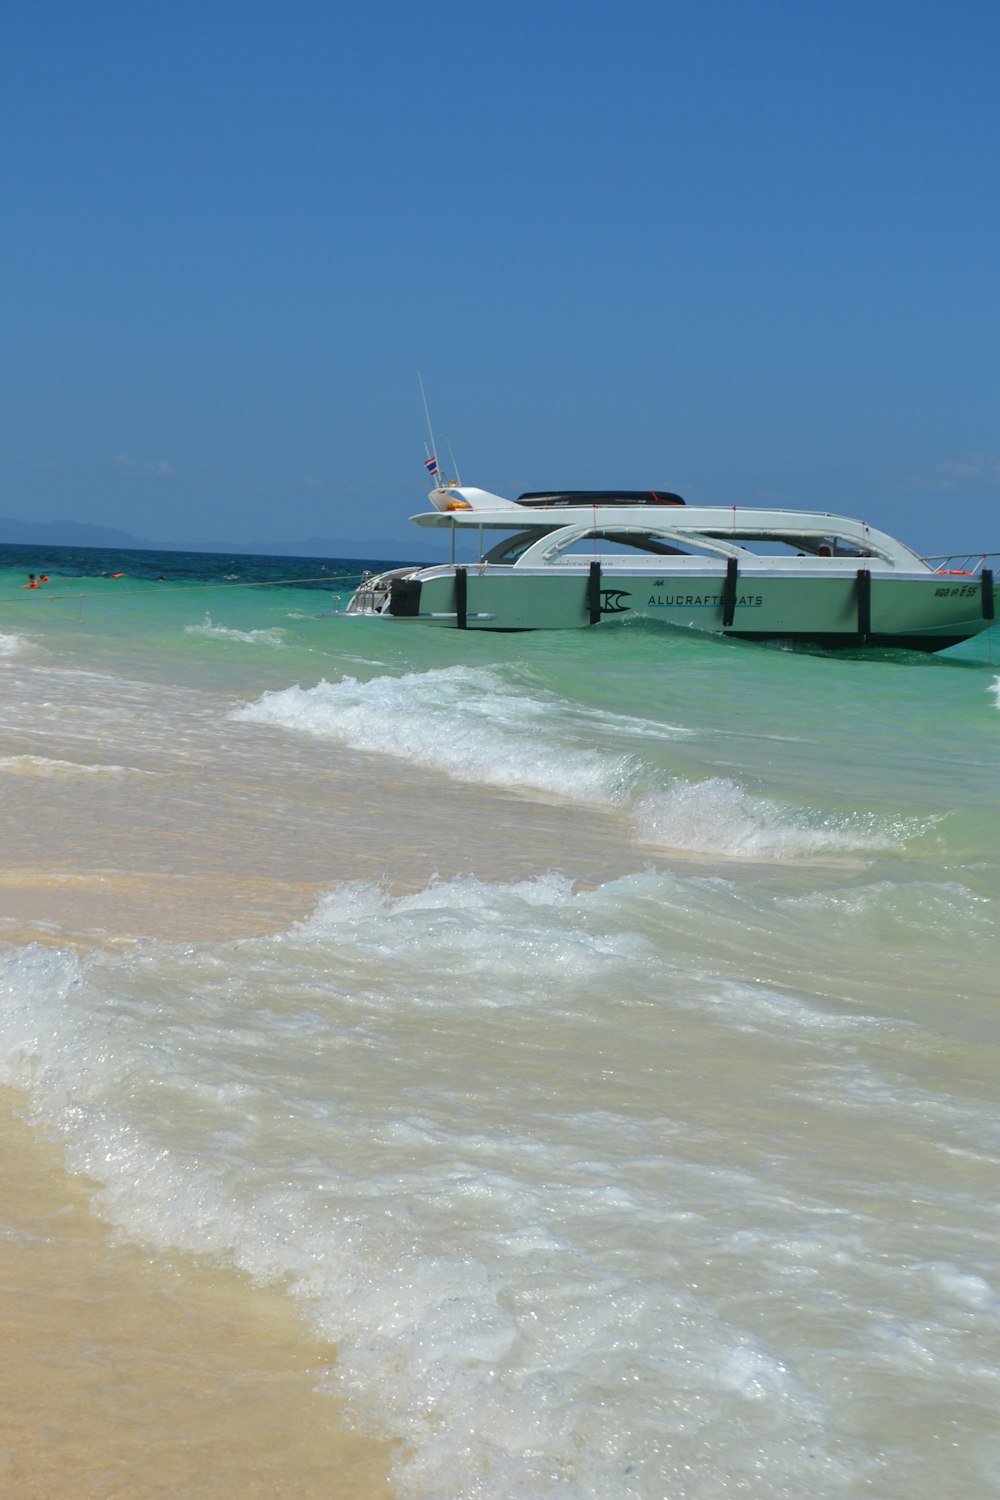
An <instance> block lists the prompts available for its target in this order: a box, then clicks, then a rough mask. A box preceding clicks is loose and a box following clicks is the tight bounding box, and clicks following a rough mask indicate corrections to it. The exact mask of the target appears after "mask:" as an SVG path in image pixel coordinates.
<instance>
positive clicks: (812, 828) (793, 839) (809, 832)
mask: <svg viewBox="0 0 1000 1500" xmlns="http://www.w3.org/2000/svg"><path fill="white" fill-rule="evenodd" d="M634 818H635V830H636V837H637V839H638V840H639V841H640V842H641V843H644V844H649V845H652V846H655V847H657V848H663V849H680V850H684V851H685V852H688V853H697V854H716V855H721V856H724V857H726V858H729V859H749V860H784V859H802V858H810V857H816V856H820V857H822V856H825V855H831V854H850V853H874V852H876V851H878V850H885V849H893V848H899V847H900V846H901V844H902V843H903V842H904V841H905V839H906V838H907V837H909V836H911V835H912V834H914V833H916V832H918V831H920V827H921V826H922V825H919V824H918V823H917V822H916V821H915V820H914V821H912V822H910V823H905V822H904V823H901V822H898V821H897V822H896V823H895V824H894V825H892V826H890V825H889V823H888V821H886V820H879V819H877V818H875V817H870V816H859V815H856V814H853V815H851V816H849V817H845V818H844V819H843V820H841V821H839V822H838V821H835V820H833V819H832V818H829V817H826V816H822V815H820V814H809V813H807V812H805V811H804V810H801V809H800V810H798V811H796V810H792V809H789V808H787V807H783V806H781V805H780V804H779V803H777V802H775V801H773V800H772V799H771V798H768V797H758V796H754V795H752V794H751V793H750V792H748V791H746V789H745V788H743V787H741V786H739V785H738V784H737V783H736V782H734V781H730V780H729V779H728V778H726V777H721V776H712V777H707V778H706V779H705V780H704V781H695V782H687V783H683V784H677V785H675V786H673V787H671V788H670V789H668V790H666V791H660V792H656V793H654V794H652V795H648V796H645V797H643V798H642V799H641V800H640V802H639V804H638V806H637V807H636V809H635V812H634Z"/></svg>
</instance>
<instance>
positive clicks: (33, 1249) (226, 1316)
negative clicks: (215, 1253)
mask: <svg viewBox="0 0 1000 1500" xmlns="http://www.w3.org/2000/svg"><path fill="white" fill-rule="evenodd" d="M23 1104H24V1101H23V1099H21V1098H20V1097H19V1096H18V1095H17V1094H16V1092H14V1091H12V1090H3V1091H2V1092H0V1181H2V1195H3V1197H2V1202H3V1208H2V1211H0V1268H2V1270H0V1286H2V1295H0V1341H2V1345H3V1349H4V1359H3V1361H2V1363H0V1413H2V1415H0V1492H2V1493H3V1495H4V1496H5V1497H6V1500H62V1497H65V1496H68V1495H73V1496H80V1497H88V1500H91V1497H93V1500H98V1497H100V1500H158V1497H161V1496H162V1497H166V1496H179V1495H184V1496H190V1497H196V1496H197V1497H199V1500H201V1497H204V1500H230V1497H232V1500H236V1497H237V1496H239V1497H244V1496H248V1497H249V1496H253V1497H261V1500H263V1497H265V1496H295V1497H296V1500H298V1497H303V1500H307V1497H312V1496H316V1497H319V1496H329V1495H331V1494H336V1495H337V1496H338V1497H342V1500H375V1497H377V1496H381V1497H383V1500H384V1497H386V1496H387V1495H389V1493H390V1490H389V1486H388V1483H387V1480H386V1475H387V1473H388V1469H389V1458H390V1454H389V1449H388V1445H384V1444H382V1443H380V1442H379V1441H378V1440H377V1439H375V1438H374V1437H372V1436H370V1435H366V1434H362V1433H358V1432H356V1431H354V1430H353V1429H352V1428H351V1427H350V1426H349V1424H348V1421H347V1419H346V1418H345V1416H344V1414H343V1412H342V1410H341V1408H340V1407H339V1405H338V1403H337V1401H336V1398H335V1397H334V1396H333V1395H331V1394H330V1392H329V1390H323V1389H321V1386H322V1384H323V1382H324V1377H325V1375H326V1372H328V1371H329V1369H330V1367H331V1366H332V1365H333V1363H334V1361H335V1359H336V1350H335V1349H333V1348H332V1347H330V1346H325V1345H323V1344H322V1343H320V1342H319V1341H317V1340H315V1339H312V1338H310V1337H309V1336H308V1334H307V1333H306V1331H305V1330H304V1329H303V1328H302V1326H301V1324H299V1323H298V1322H297V1321H296V1318H295V1315H294V1310H293V1308H292V1306H291V1305H290V1304H289V1303H288V1301H287V1300H286V1299H284V1298H283V1297H282V1295H281V1292H280V1290H278V1289H276V1288H273V1289H269V1288H261V1287H257V1286H252V1285H251V1284H250V1283H249V1281H248V1279H247V1278H246V1277H244V1276H241V1275H239V1274H237V1273H235V1272H233V1271H229V1270H226V1269H225V1268H223V1267H220V1266H212V1265H209V1264H205V1263H199V1262H198V1261H196V1260H195V1259H193V1258H192V1257H188V1256H184V1255H176V1256H173V1257H171V1258H170V1260H169V1261H168V1260H166V1259H165V1258H162V1257H153V1256H149V1255H146V1254H144V1253H143V1252H142V1251H141V1250H138V1249H136V1248H135V1247H134V1246H128V1245H122V1244H116V1243H115V1242H114V1241H113V1239H112V1236H111V1233H110V1231H109V1229H108V1227H107V1226H106V1225H105V1224H103V1223H102V1222H101V1221H100V1220H99V1219H98V1218H97V1217H96V1216H95V1214H94V1213H93V1211H92V1210H91V1208H90V1205H89V1201H88V1192H87V1188H88V1186H92V1185H88V1184H85V1183H83V1182H81V1181H79V1180H76V1179H73V1178H71V1177H69V1176H68V1175H67V1174H66V1173H65V1172H64V1171H63V1170H62V1168H61V1165H60V1161H59V1156H58V1153H57V1152H56V1150H55V1148H54V1147H51V1146H49V1145H47V1144H45V1143H41V1142H39V1141H38V1140H37V1138H36V1137H35V1135H34V1134H33V1132H32V1131H31V1129H30V1127H29V1126H28V1124H27V1123H26V1122H25V1120H24V1118H23V1114H22V1111H23Z"/></svg>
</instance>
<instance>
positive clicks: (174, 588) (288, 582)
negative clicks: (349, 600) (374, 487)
mask: <svg viewBox="0 0 1000 1500" xmlns="http://www.w3.org/2000/svg"><path fill="white" fill-rule="evenodd" d="M360 578H361V572H360V571H359V572H357V573H321V574H319V575H318V576H317V577H316V578H259V579H256V580H250V579H245V580H242V579H241V580H228V579H227V580H225V581H224V582H221V583H175V582H174V581H173V580H172V579H169V578H165V579H164V580H163V586H161V585H160V584H159V582H154V583H151V584H148V585H147V586H145V587H143V588H138V589H128V588H126V589H114V590H113V591H109V592H108V593H104V592H103V590H102V591H101V592H100V593H98V592H97V591H96V590H90V591H86V590H84V591H81V592H80V593H72V594H63V593H58V594H54V593H50V592H49V590H48V588H47V587H46V586H45V585H44V584H43V585H42V587H41V588H40V589H30V590H25V589H24V586H23V585H22V589H23V591H24V592H26V593H28V594H30V596H31V597H30V598H27V599H25V598H21V597H19V596H18V595H17V594H11V595H10V597H9V598H0V604H35V603H37V600H36V598H35V596H36V594H43V593H44V596H45V598H46V599H49V600H56V599H79V600H80V601H81V605H82V601H83V600H84V599H102V600H104V599H123V598H128V597H134V596H135V595H136V594H161V593H162V592H163V587H165V588H166V590H167V591H169V592H170V593H175V594H176V593H180V592H181V590H182V589H275V588H294V587H295V585H296V584H300V583H330V584H343V583H349V582H351V581H352V580H360Z"/></svg>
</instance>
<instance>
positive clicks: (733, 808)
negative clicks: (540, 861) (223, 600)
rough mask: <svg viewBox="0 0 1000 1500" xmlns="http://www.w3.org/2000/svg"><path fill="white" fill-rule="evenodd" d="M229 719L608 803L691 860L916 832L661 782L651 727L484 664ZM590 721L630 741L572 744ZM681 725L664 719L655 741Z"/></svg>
mask: <svg viewBox="0 0 1000 1500" xmlns="http://www.w3.org/2000/svg"><path fill="white" fill-rule="evenodd" d="M233 717H234V718H236V719H238V720H240V721H242V722H244V723H256V724H269V725H273V726H276V727H279V728H283V729H288V730H291V731H294V732H299V733H306V734H310V735H315V736H319V737H321V738H329V739H332V740H336V741H338V742H339V743H341V744H345V745H348V746H350V747H351V748H352V749H355V750H363V751H368V752H375V753H378V754H386V755H395V756H399V757H401V758H402V759H405V760H408V761H411V762H413V763H414V764H416V765H419V766H423V767H425V768H427V769H429V770H433V771H444V772H446V773H447V774H448V775H449V776H453V777H455V778H456V779H457V780H460V781H466V782H477V783H482V784H486V785H490V786H495V787H504V788H521V789H523V790H525V791H534V792H541V793H545V794H548V795H551V796H557V797H560V798H565V799H567V800H569V801H579V802H586V803H589V804H591V805H598V806H603V807H606V808H609V809H615V810H617V811H619V812H621V813H622V814H624V815H625V816H626V817H627V818H628V819H629V820H630V821H631V824H632V827H633V833H634V837H635V839H636V842H638V843H640V844H642V845H644V846H647V847H655V848H661V849H665V850H677V851H683V852H685V853H689V854H701V855H707V856H714V857H717V858H725V859H736V860H793V859H803V858H817V857H820V858H828V857H831V856H837V855H844V854H856V853H866V852H876V851H879V850H885V849H892V848H897V847H899V846H900V845H901V844H902V843H904V842H905V841H906V839H907V838H908V837H910V836H911V835H912V834H913V833H914V832H916V831H919V830H918V828H917V825H916V823H913V824H912V825H910V824H906V823H904V822H902V821H899V820H897V821H895V822H892V821H891V820H885V819H881V820H880V819H878V818H875V817H869V816H866V815H863V814H852V815H845V816H844V817H842V818H840V819H834V818H832V817H830V816H829V815H824V814H819V813H814V812H812V811H810V810H808V809H795V808H787V807H783V806H782V805H781V804H779V803H778V802H777V801H775V800H773V799H769V798H766V797H762V796H757V795H755V794H753V793H751V792H750V791H748V790H747V789H745V788H743V787H741V786H740V785H738V784H737V783H736V782H734V781H731V780H729V779H727V778H724V777H706V778H703V779H701V780H697V781H686V780H684V781H682V780H680V779H678V778H671V777H669V776H666V775H665V774H664V773H663V772H662V771H661V770H658V769H656V768H654V767H653V766H651V765H650V764H649V763H648V762H646V761H644V760H643V755H642V749H643V744H644V743H645V742H648V741H649V740H650V739H651V738H653V736H652V735H651V733H650V729H651V725H650V721H648V720H642V719H636V718H635V717H634V716H627V715H622V716H616V715H614V714H612V713H610V712H607V711H601V712H600V713H597V711H594V713H587V712H586V711H585V712H583V713H580V712H577V711H576V710H573V709H571V707H570V705H568V704H566V703H564V702H562V701H557V700H552V699H549V698H547V697H545V696H532V695H531V694H529V693H525V692H524V691H523V690H521V689H519V688H516V687H512V686H510V685H509V684H508V683H506V682H505V681H504V680H503V678H502V677H501V676H500V675H499V674H498V673H496V672H493V671H490V670H488V669H476V668H469V667H450V668H442V669H437V670H432V671H427V672H421V673H408V674H405V675H402V676H399V677H392V676H387V675H382V676H378V677H375V678H372V679H371V680H369V681H366V682H364V681H359V680H357V679H355V678H353V677H346V678H344V679H343V680H342V681H340V682H337V683H330V682H321V683H319V684H318V685H317V686H315V687H311V688H302V687H300V686H294V687H289V688H284V689H281V690H279V691H276V692H270V693H265V694H264V695H263V696H262V697H261V698H259V699H258V700H257V701H256V702H254V703H250V704H247V705H245V706H243V707H242V708H240V709H237V710H235V711H234V714H233ZM595 718H598V719H599V720H600V723H601V725H602V726H603V728H604V729H606V730H607V731H608V732H609V735H611V731H612V730H614V731H615V734H614V735H612V736H611V738H617V740H618V742H619V743H620V744H625V745H627V746H629V747H634V748H629V749H627V750H613V749H592V748H583V747H582V746H581V745H580V744H579V739H580V737H581V733H583V734H585V733H586V729H584V730H583V731H581V728H580V725H581V724H583V725H585V726H589V725H590V724H591V723H592V722H593V721H594V720H595ZM683 733H685V731H681V730H679V729H676V728H674V727H673V726H664V728H663V730H662V732H661V734H660V735H659V736H657V737H656V741H657V744H658V745H660V744H662V743H663V742H664V741H665V740H666V739H669V738H671V737H673V736H675V735H676V736H679V735H682V734H683ZM664 782H666V783H667V784H666V785H664Z"/></svg>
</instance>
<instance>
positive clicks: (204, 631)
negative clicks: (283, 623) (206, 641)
mask: <svg viewBox="0 0 1000 1500" xmlns="http://www.w3.org/2000/svg"><path fill="white" fill-rule="evenodd" d="M184 634H185V635H206V636H211V637H212V639H213V640H218V641H240V642H242V643H243V644H245V645H248V646H279V647H280V646H283V645H284V644H285V632H284V630H282V628H281V627H280V625H274V626H271V627H270V628H269V629H267V630H234V629H232V628H231V627H230V626H227V625H215V624H213V622H212V617H211V615H206V616H205V618H204V620H203V621H202V623H201V624H200V625H185V626H184Z"/></svg>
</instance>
